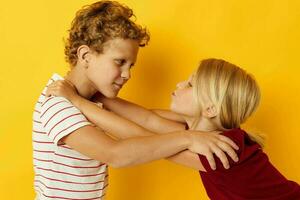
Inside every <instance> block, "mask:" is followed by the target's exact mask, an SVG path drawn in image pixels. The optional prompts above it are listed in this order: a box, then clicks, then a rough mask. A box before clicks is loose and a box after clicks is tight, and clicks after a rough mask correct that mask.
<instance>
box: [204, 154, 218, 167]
mask: <svg viewBox="0 0 300 200" xmlns="http://www.w3.org/2000/svg"><path fill="white" fill-rule="evenodd" d="M205 157H206V159H207V161H208V163H209V166H210V168H211V169H212V170H216V161H215V159H214V155H213V153H212V152H208V153H207V154H206V155H205Z"/></svg>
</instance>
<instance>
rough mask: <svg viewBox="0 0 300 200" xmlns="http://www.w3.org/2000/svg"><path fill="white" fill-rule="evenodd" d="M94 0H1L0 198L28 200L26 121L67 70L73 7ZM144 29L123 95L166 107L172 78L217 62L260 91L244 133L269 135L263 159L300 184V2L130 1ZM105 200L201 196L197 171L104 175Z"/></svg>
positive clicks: (165, 167) (146, 168)
mask: <svg viewBox="0 0 300 200" xmlns="http://www.w3.org/2000/svg"><path fill="white" fill-rule="evenodd" d="M92 2H94V1H79V0H64V1H58V0H53V1H42V0H28V1H2V2H1V6H0V45H1V46H0V58H1V63H0V102H1V103H0V123H1V125H0V153H1V158H0V198H1V199H5V200H15V199H18V200H19V199H25V200H27V199H33V198H34V191H33V189H32V188H33V169H32V145H31V123H32V121H31V120H32V111H33V106H34V104H35V101H36V100H37V97H38V96H39V94H40V92H41V90H42V88H43V87H44V84H45V83H46V82H47V79H48V78H49V77H50V76H51V74H52V73H53V72H58V73H60V74H62V75H64V73H65V72H66V71H67V70H68V67H67V64H66V63H65V62H64V55H63V42H62V38H63V36H65V35H66V30H67V29H68V28H69V25H70V22H71V20H72V19H73V17H74V13H75V11H76V10H78V9H79V8H81V6H83V5H85V4H89V3H92ZM123 3H126V4H127V5H128V6H130V7H131V8H132V9H133V10H134V12H135V14H136V16H137V19H138V22H139V23H141V24H143V25H146V26H147V27H148V29H149V30H150V32H151V42H150V45H149V46H148V47H146V48H144V49H141V51H140V54H139V59H138V63H137V65H136V67H135V68H134V70H133V78H132V80H131V81H130V82H129V83H128V85H127V86H126V87H125V88H124V89H123V91H122V92H121V94H120V96H122V97H125V98H128V99H130V100H132V101H134V102H137V103H139V104H141V105H144V106H146V107H148V108H167V107H168V103H169V99H170V98H169V97H170V93H171V91H172V90H173V89H174V88H175V84H176V82H177V81H179V80H182V79H185V78H186V77H188V76H189V74H190V73H191V72H192V71H193V70H194V69H195V68H196V66H197V64H198V62H199V60H200V59H203V58H207V57H217V58H223V59H226V60H228V61H231V62H233V63H235V64H237V65H240V66H242V67H243V68H245V69H246V70H247V71H249V72H251V73H253V74H254V75H255V76H256V78H257V80H258V82H259V84H260V86H261V90H262V102H261V105H260V108H259V110H258V111H257V113H256V114H255V115H254V116H253V117H252V118H251V119H249V121H248V122H247V123H246V125H245V126H244V127H246V128H247V129H249V130H254V131H257V132H262V133H265V134H267V135H268V141H267V148H266V152H267V153H268V155H269V157H270V159H271V161H272V162H273V164H274V165H275V166H276V167H277V168H278V169H279V170H280V171H281V172H282V173H283V174H284V175H285V176H286V177H287V178H289V179H292V180H294V181H296V182H298V183H299V182H300V173H299V169H300V168H299V166H300V151H299V144H300V143H299V140H300V131H299V113H300V95H299V92H300V80H299V73H300V66H299V57H300V55H299V46H300V40H299V36H300V11H299V10H300V1H298V0H286V1H279V0H264V1H259V0H245V1H239V0H226V1H225V0H211V1H205V0H194V1H188V0H164V1H162V0H147V1H141V0H128V1H123ZM107 199H108V200H120V199H121V200H129V199H130V200H154V199H155V200H167V199H172V200H182V199H186V200H199V199H208V198H207V196H206V194H205V191H204V189H203V186H202V184H201V181H200V178H199V174H198V173H197V172H196V171H193V170H191V169H187V168H185V167H182V166H179V165H175V164H173V163H169V162H167V161H156V162H152V163H150V164H147V165H141V166H137V167H132V168H126V169H118V170H115V169H110V188H109V192H108V198H107Z"/></svg>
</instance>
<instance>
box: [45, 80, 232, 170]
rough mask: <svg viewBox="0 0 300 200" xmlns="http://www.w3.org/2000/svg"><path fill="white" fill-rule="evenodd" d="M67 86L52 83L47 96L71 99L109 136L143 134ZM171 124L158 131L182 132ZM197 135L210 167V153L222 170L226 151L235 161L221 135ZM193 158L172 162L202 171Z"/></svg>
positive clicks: (142, 130) (211, 160) (228, 145)
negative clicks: (201, 142)
mask: <svg viewBox="0 0 300 200" xmlns="http://www.w3.org/2000/svg"><path fill="white" fill-rule="evenodd" d="M68 87H69V86H68V85H67V84H66V83H65V82H60V83H59V84H58V83H56V84H55V83H54V84H52V86H51V85H50V86H49V87H48V90H47V95H49V94H54V95H60V96H65V97H66V98H68V99H69V100H71V101H72V102H73V104H74V105H76V107H78V108H79V109H80V110H81V111H82V112H83V113H84V115H85V116H86V117H88V119H89V120H90V121H92V122H93V123H95V124H96V125H97V126H99V127H101V128H103V129H104V130H107V131H108V132H109V133H111V134H113V135H115V136H117V137H119V138H120V137H121V138H127V137H132V136H136V135H145V129H144V128H142V127H140V126H138V125H136V124H134V123H132V122H130V121H128V120H126V119H123V118H121V117H119V116H117V115H116V114H114V113H112V112H108V111H106V110H102V109H99V107H98V106H97V105H95V104H94V103H92V102H90V101H88V100H86V99H84V98H82V97H80V96H78V95H74V94H73V91H71V90H70V88H69V89H68ZM71 97H72V98H71ZM75 97H76V98H75ZM76 99H77V100H76ZM163 121H165V122H170V121H169V120H166V119H163ZM160 124H161V123H160ZM172 124H173V125H174V126H171V125H168V126H166V127H163V126H161V127H160V128H161V130H160V132H164V131H168V132H172V131H174V130H183V129H184V127H183V125H180V126H178V123H175V122H173V123H172ZM161 125H163V124H161ZM165 129H166V130H165ZM162 130H163V131H162ZM149 133H150V134H154V133H153V132H150V131H148V133H147V134H149ZM147 134H146V135H147ZM201 134H202V135H203V145H204V146H203V147H204V149H205V153H204V154H203V155H205V156H206V158H207V159H208V161H209V162H210V164H211V166H214V158H213V153H215V154H216V155H217V156H218V157H219V158H220V160H221V161H222V163H223V165H224V167H225V168H226V167H227V166H228V159H227V157H226V155H225V153H224V152H226V153H227V154H228V155H229V156H230V157H232V159H233V160H234V159H235V158H237V157H236V154H235V152H234V150H233V149H232V147H236V145H235V144H234V143H233V142H232V141H231V140H229V139H228V138H226V137H223V136H221V135H217V134H213V133H201ZM207 145H208V146H209V147H208V146H207ZM205 147H206V148H205ZM184 155H191V154H190V153H189V154H187V153H185V154H184ZM193 158H194V159H193V160H191V162H190V163H187V160H189V159H183V158H182V157H179V156H178V157H173V161H175V160H176V162H178V163H181V164H183V165H187V166H191V164H193V163H196V165H193V166H194V168H196V169H199V170H204V168H203V167H202V165H201V163H200V161H199V160H198V158H197V162H195V161H196V160H195V159H196V155H194V157H193Z"/></svg>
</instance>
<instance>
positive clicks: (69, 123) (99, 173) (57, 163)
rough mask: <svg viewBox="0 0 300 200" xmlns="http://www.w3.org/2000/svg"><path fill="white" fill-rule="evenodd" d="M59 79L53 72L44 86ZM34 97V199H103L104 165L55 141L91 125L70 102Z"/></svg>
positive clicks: (60, 99)
mask: <svg viewBox="0 0 300 200" xmlns="http://www.w3.org/2000/svg"><path fill="white" fill-rule="evenodd" d="M61 79H63V78H62V77H61V76H59V75H58V74H54V75H53V76H52V77H51V79H50V80H49V81H48V84H47V86H48V85H49V84H50V83H52V82H53V81H56V80H61ZM47 86H46V87H45V88H44V90H43V92H42V94H41V95H40V97H39V98H38V102H37V103H36V105H35V108H34V113H33V130H32V140H33V164H34V172H35V178H34V189H35V192H36V199H38V200H49V199H72V200H92V199H97V200H103V199H104V195H105V190H106V188H107V185H108V172H107V171H108V170H107V165H106V164H104V163H101V162H99V161H97V160H93V159H91V158H89V157H87V156H85V155H82V154H81V153H79V152H77V151H75V150H73V149H72V148H71V147H69V146H67V145H61V144H59V141H60V139H61V138H63V137H64V136H66V135H68V134H70V133H72V132H73V131H75V130H76V129H78V128H80V127H83V126H87V125H92V124H91V123H90V122H89V121H88V120H87V119H86V117H85V116H84V115H83V114H82V113H81V112H80V111H79V110H78V109H77V108H76V107H75V106H74V105H72V103H71V102H70V101H68V100H67V99H65V98H63V97H53V96H52V97H45V92H46V89H47Z"/></svg>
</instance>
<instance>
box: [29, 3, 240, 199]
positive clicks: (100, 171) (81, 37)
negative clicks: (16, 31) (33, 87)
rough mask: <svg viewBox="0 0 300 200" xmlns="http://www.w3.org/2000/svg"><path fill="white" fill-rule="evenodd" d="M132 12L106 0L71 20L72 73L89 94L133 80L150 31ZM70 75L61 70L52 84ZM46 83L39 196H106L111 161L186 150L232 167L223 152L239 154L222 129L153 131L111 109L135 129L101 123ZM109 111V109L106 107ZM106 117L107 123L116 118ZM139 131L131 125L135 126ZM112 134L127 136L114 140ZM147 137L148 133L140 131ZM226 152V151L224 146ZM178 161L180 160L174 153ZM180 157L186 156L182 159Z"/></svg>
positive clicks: (113, 90) (38, 113)
mask: <svg viewBox="0 0 300 200" xmlns="http://www.w3.org/2000/svg"><path fill="white" fill-rule="evenodd" d="M132 15H133V14H132V10H131V9H129V8H127V7H126V6H123V5H121V4H119V3H117V2H111V1H100V2H96V3H94V4H92V5H89V6H86V7H84V8H82V9H81V10H79V11H78V12H77V14H76V17H75V19H74V20H73V22H72V26H71V29H70V31H69V37H68V40H67V44H66V48H65V54H66V58H67V61H68V62H69V63H70V65H71V70H70V72H69V73H68V75H67V76H66V77H65V79H66V80H68V81H70V82H71V83H72V84H73V85H74V86H75V88H76V90H77V92H78V93H79V94H80V95H81V96H82V97H83V98H85V99H90V98H91V97H92V96H93V95H94V94H95V93H96V92H100V93H101V94H102V95H104V96H106V97H110V98H111V97H115V96H116V95H117V94H118V92H119V90H120V89H121V88H122V86H123V85H124V84H125V83H126V82H127V81H128V80H129V78H130V68H131V67H132V66H133V65H134V63H135V61H136V57H137V53H138V50H139V46H144V45H146V44H147V42H148V40H149V35H148V33H147V31H146V30H145V29H144V28H141V27H140V26H139V25H137V24H136V23H134V22H133V21H132V20H131V19H130V18H131V17H132ZM60 79H63V78H62V77H61V76H60V75H58V74H54V75H53V76H52V77H51V79H50V80H49V82H48V84H47V85H49V84H50V83H51V82H53V81H56V80H60ZM47 87H48V86H46V87H45V89H44V90H43V92H42V94H41V95H40V97H39V99H38V102H37V104H36V105H35V110H34V114H33V135H32V137H33V159H34V171H35V180H34V186H35V191H36V193H37V197H36V199H77V200H79V199H86V200H88V199H90V200H91V199H103V197H104V196H105V189H106V188H107V185H108V181H107V179H108V175H107V165H110V166H113V167H124V166H131V165H135V164H139V163H145V162H149V161H152V160H156V159H160V158H166V157H169V156H172V155H174V154H176V153H179V152H181V151H184V150H190V151H192V152H195V153H200V154H202V155H205V156H207V158H208V159H209V160H210V163H211V165H212V166H213V167H214V164H215V163H214V159H213V153H215V154H216V155H218V157H220V159H222V160H223V163H224V166H225V167H228V160H227V157H226V155H225V153H224V152H227V153H228V154H229V155H230V156H231V157H232V158H233V159H237V157H236V153H235V151H234V150H233V148H232V147H234V148H237V147H236V145H235V144H234V143H233V142H232V141H231V140H230V139H228V138H227V137H224V136H221V135H218V134H216V133H215V134H208V133H203V132H202V133H201V132H196V131H194V132H192V131H191V132H189V134H187V133H186V132H187V131H184V130H178V131H177V132H174V133H171V134H165V135H161V136H158V135H157V136H152V135H153V133H152V132H151V131H149V130H146V129H144V128H143V127H140V126H137V125H136V124H134V123H132V122H130V121H128V120H126V119H123V118H120V117H118V116H117V115H109V117H113V119H114V120H116V121H118V122H119V123H120V125H123V124H125V125H126V126H127V127H131V129H128V130H129V131H128V130H126V129H122V128H121V126H115V127H114V129H105V127H106V126H103V127H102V126H98V127H96V126H95V125H93V124H92V123H91V122H90V121H88V120H87V119H86V117H85V116H84V115H83V114H82V113H81V112H80V111H79V110H78V109H77V108H76V107H75V106H74V105H73V104H72V103H71V102H70V101H68V100H66V99H65V98H62V97H54V96H52V97H47V96H46V93H45V91H46V89H47ZM106 114H107V113H106ZM106 117H108V116H107V115H105V113H103V114H102V115H100V116H99V119H100V118H102V119H103V121H104V122H105V123H107V124H106V125H110V126H114V124H112V122H113V121H110V119H111V118H108V119H105V118H106ZM130 130H132V131H130ZM106 133H109V134H114V136H116V137H118V138H128V137H131V138H128V139H124V140H114V139H112V138H111V137H110V136H109V135H107V134H106ZM136 136H144V137H136ZM223 151H224V152H223ZM175 159H176V158H175ZM178 161H179V162H183V161H182V159H181V158H178Z"/></svg>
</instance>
